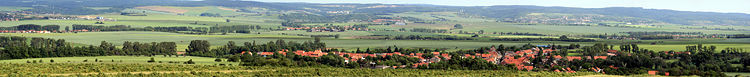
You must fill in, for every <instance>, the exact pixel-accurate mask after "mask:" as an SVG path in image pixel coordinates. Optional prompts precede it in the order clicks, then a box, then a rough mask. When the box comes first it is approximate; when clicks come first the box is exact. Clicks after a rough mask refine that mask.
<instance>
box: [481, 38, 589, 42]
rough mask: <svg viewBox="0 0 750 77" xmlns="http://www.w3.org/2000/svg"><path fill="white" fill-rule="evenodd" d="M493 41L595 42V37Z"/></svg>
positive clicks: (500, 39) (504, 39)
mask: <svg viewBox="0 0 750 77" xmlns="http://www.w3.org/2000/svg"><path fill="white" fill-rule="evenodd" d="M492 40H493V41H565V42H594V41H596V40H594V39H572V38H497V39H492Z"/></svg>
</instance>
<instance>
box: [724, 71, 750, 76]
mask: <svg viewBox="0 0 750 77" xmlns="http://www.w3.org/2000/svg"><path fill="white" fill-rule="evenodd" d="M724 74H726V75H727V76H740V77H745V76H750V73H748V72H724Z"/></svg>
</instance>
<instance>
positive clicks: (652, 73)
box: [648, 71, 659, 75]
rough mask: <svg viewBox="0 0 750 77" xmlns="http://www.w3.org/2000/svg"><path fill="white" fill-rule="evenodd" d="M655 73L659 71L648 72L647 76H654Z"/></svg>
mask: <svg viewBox="0 0 750 77" xmlns="http://www.w3.org/2000/svg"><path fill="white" fill-rule="evenodd" d="M656 73H659V71H648V74H649V75H656Z"/></svg>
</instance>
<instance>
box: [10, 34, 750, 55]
mask: <svg viewBox="0 0 750 77" xmlns="http://www.w3.org/2000/svg"><path fill="white" fill-rule="evenodd" d="M281 33H288V35H280V34H281ZM296 34H305V35H332V34H340V35H341V36H342V38H340V39H334V38H332V37H331V38H323V39H322V41H323V42H325V43H326V44H328V47H333V48H373V47H386V46H394V45H396V46H399V47H416V48H449V49H453V48H459V49H471V48H477V47H486V46H491V45H499V44H504V45H523V44H527V43H530V44H539V45H547V44H561V45H567V44H571V43H578V44H582V45H591V44H594V43H596V42H554V41H537V42H534V41H525V42H512V41H489V42H488V41H450V40H367V39H349V37H350V36H366V35H370V34H392V35H398V34H399V33H388V32H364V31H348V32H321V33H308V32H295V31H289V32H286V31H278V32H262V33H261V34H237V33H229V34H228V35H190V34H178V33H167V32H142V31H122V32H81V33H55V34H29V33H3V34H0V35H3V36H24V37H44V38H54V39H66V41H68V42H72V43H78V44H85V45H99V44H100V42H101V41H107V42H110V43H114V44H115V45H120V44H122V43H123V42H125V41H131V42H175V43H177V46H178V47H177V48H178V50H184V49H186V48H187V45H188V44H189V43H190V41H191V40H208V41H209V42H210V43H211V45H212V46H222V45H225V44H226V43H227V42H228V41H234V42H236V43H238V44H241V43H242V42H252V41H256V42H257V43H265V42H268V41H275V40H278V39H284V40H286V41H296V42H304V41H312V40H313V39H312V38H310V37H309V36H297V35H296ZM417 34H419V33H417ZM493 37H499V38H519V37H535V38H539V37H542V36H493ZM549 38H555V37H549ZM666 42H676V44H665V45H662V44H658V45H649V44H642V45H639V46H640V47H641V48H647V49H650V50H655V51H669V50H675V51H680V50H684V48H685V46H687V45H697V43H696V44H692V43H689V44H682V43H679V41H666ZM704 45H706V46H708V45H715V46H717V47H718V48H717V50H721V49H724V48H728V47H731V48H744V49H750V44H745V43H737V44H717V43H710V44H704ZM616 46H617V45H616ZM615 48H618V47H615Z"/></svg>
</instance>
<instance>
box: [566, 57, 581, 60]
mask: <svg viewBox="0 0 750 77" xmlns="http://www.w3.org/2000/svg"><path fill="white" fill-rule="evenodd" d="M566 59H568V61H573V60H575V59H578V60H581V57H580V56H568V57H566Z"/></svg>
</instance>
